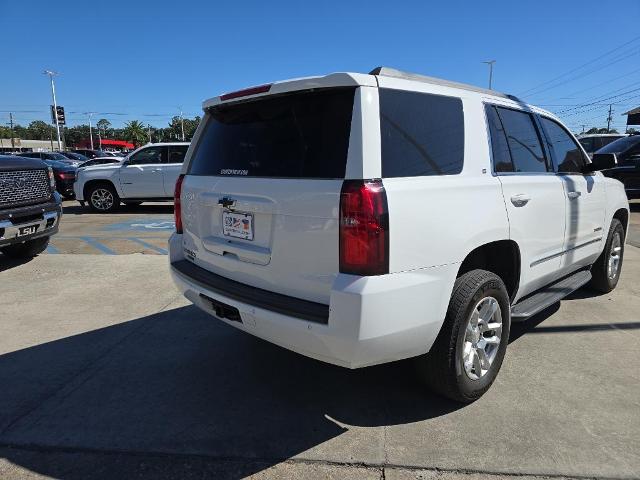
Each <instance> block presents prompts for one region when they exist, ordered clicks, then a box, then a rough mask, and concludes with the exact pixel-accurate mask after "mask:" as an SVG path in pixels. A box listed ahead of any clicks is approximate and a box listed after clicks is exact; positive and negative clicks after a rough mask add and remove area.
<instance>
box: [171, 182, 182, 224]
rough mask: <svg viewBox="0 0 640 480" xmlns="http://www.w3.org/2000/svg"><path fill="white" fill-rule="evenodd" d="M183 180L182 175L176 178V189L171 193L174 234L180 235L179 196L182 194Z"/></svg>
mask: <svg viewBox="0 0 640 480" xmlns="http://www.w3.org/2000/svg"><path fill="white" fill-rule="evenodd" d="M183 180H184V175H180V176H178V180H177V181H176V188H175V190H174V193H173V215H174V219H175V222H176V233H182V204H181V202H180V195H181V194H182V182H183Z"/></svg>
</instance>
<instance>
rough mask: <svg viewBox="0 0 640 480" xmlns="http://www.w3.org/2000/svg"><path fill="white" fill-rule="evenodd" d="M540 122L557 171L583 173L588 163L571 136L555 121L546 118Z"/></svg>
mask: <svg viewBox="0 0 640 480" xmlns="http://www.w3.org/2000/svg"><path fill="white" fill-rule="evenodd" d="M540 120H541V123H542V128H543V129H544V131H545V137H546V139H547V142H548V145H549V149H550V150H551V156H552V157H553V162H554V164H555V165H556V170H557V171H558V172H560V173H582V167H583V166H584V164H585V163H586V162H585V159H584V156H583V155H582V151H580V147H579V146H578V144H577V143H576V142H575V141H574V140H573V138H571V135H569V134H568V133H567V131H566V130H565V129H564V128H562V127H561V126H560V125H558V124H557V123H556V122H554V121H553V120H550V119H548V118H544V117H541V119H540Z"/></svg>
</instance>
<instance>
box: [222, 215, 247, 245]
mask: <svg viewBox="0 0 640 480" xmlns="http://www.w3.org/2000/svg"><path fill="white" fill-rule="evenodd" d="M222 233H223V234H224V235H226V236H227V237H235V238H242V239H244V240H253V214H251V213H239V212H222Z"/></svg>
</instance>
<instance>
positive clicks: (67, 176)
mask: <svg viewBox="0 0 640 480" xmlns="http://www.w3.org/2000/svg"><path fill="white" fill-rule="evenodd" d="M58 176H59V177H60V180H73V179H74V178H76V174H75V173H60V174H59V175H58Z"/></svg>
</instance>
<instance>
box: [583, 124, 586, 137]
mask: <svg viewBox="0 0 640 480" xmlns="http://www.w3.org/2000/svg"><path fill="white" fill-rule="evenodd" d="M584 127H586V125H582V135H584Z"/></svg>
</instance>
